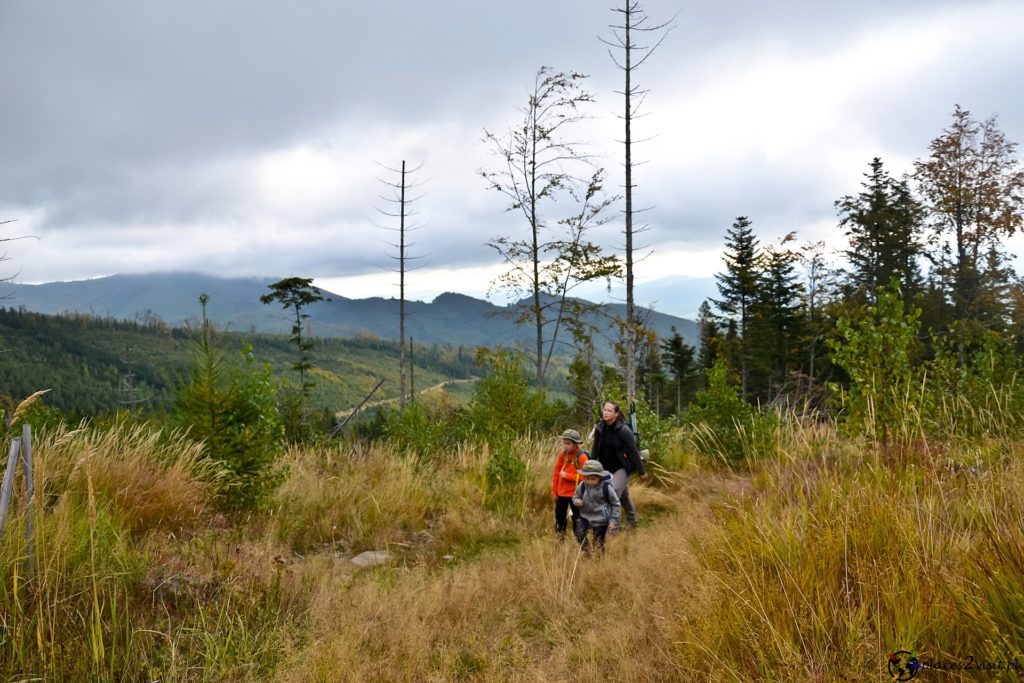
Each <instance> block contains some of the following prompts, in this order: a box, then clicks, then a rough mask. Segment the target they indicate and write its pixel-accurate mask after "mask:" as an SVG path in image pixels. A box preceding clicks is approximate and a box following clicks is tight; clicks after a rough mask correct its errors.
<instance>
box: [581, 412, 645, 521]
mask: <svg viewBox="0 0 1024 683" xmlns="http://www.w3.org/2000/svg"><path fill="white" fill-rule="evenodd" d="M590 457H591V458H596V459H597V460H598V461H599V462H600V463H601V464H602V465H603V466H604V469H606V470H607V471H609V472H611V473H612V488H614V489H615V493H616V494H618V496H619V501H620V502H621V503H622V509H623V511H624V512H625V513H626V522H627V524H629V526H630V528H636V525H637V514H636V505H634V504H633V499H632V498H630V496H629V478H630V477H631V476H633V474H634V473H635V472H636V473H639V474H640V478H641V479H643V478H646V477H647V470H646V469H645V468H644V461H643V459H642V458H641V457H640V451H639V450H637V447H636V437H635V436H633V431H632V430H631V429H630V428H629V427H628V426H627V425H626V416H625V415H623V414H622V409H621V408H619V404H618V403H616V402H615V401H605V402H604V405H603V406H602V407H601V419H600V420H599V421H598V422H597V424H596V425H595V426H594V447H593V448H592V449H591V451H590Z"/></svg>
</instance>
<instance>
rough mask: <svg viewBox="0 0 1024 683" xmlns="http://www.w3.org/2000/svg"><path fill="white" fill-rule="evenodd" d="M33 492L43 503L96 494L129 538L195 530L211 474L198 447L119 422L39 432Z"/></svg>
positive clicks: (181, 437) (207, 496) (175, 435)
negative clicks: (119, 520)
mask: <svg viewBox="0 0 1024 683" xmlns="http://www.w3.org/2000/svg"><path fill="white" fill-rule="evenodd" d="M34 448H35V452H36V463H37V472H36V486H37V490H40V491H44V492H45V496H46V498H47V499H48V500H54V499H57V498H59V497H62V496H67V495H71V496H78V497H79V498H80V499H84V498H85V496H86V489H87V485H88V484H87V482H89V481H91V485H92V487H93V488H94V490H95V492H96V495H97V496H99V498H100V499H101V501H103V502H104V503H105V504H109V505H110V506H111V509H112V511H113V512H114V513H115V514H117V515H120V516H122V517H123V518H124V519H125V520H126V522H127V525H128V526H129V527H130V528H131V529H132V530H133V531H134V532H144V531H148V530H153V529H169V530H176V529H181V528H184V527H188V526H192V525H194V524H195V523H196V522H197V521H198V520H199V519H200V518H201V516H202V514H203V512H204V511H205V510H206V509H207V508H208V507H209V505H210V489H209V485H208V483H207V482H209V481H210V480H211V479H213V478H214V477H215V475H216V473H215V472H214V471H213V470H212V468H211V466H210V465H209V464H208V463H207V462H206V461H204V460H203V459H202V446H201V444H198V443H196V442H193V441H190V440H188V439H187V438H185V436H184V435H182V434H180V433H173V434H170V435H169V436H168V435H164V434H162V433H161V432H160V431H159V430H155V429H151V428H148V427H146V426H144V425H132V424H128V423H120V424H117V425H114V426H113V427H111V428H110V429H107V430H102V431H101V430H94V429H91V428H89V427H87V426H82V427H80V428H78V429H66V428H61V429H57V430H54V431H51V432H44V433H42V434H41V435H40V437H39V438H38V439H37V441H36V443H35V445H34Z"/></svg>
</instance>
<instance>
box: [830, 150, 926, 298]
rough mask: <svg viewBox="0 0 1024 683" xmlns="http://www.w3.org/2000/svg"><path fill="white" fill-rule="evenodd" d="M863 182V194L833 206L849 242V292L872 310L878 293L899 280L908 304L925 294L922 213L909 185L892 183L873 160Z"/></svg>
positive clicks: (903, 182) (880, 162) (847, 251)
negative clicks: (922, 275) (865, 302)
mask: <svg viewBox="0 0 1024 683" xmlns="http://www.w3.org/2000/svg"><path fill="white" fill-rule="evenodd" d="M864 177H865V180H864V182H863V183H861V186H862V187H863V188H864V189H863V190H862V191H861V192H860V193H859V194H857V195H856V196H850V195H848V196H845V197H843V198H842V199H839V200H838V201H836V203H835V206H836V209H837V210H838V212H839V216H840V221H839V226H840V227H841V228H843V230H844V231H845V233H846V236H847V238H848V240H849V248H847V249H846V250H845V251H844V252H843V254H844V256H845V257H846V260H847V262H848V263H849V267H848V269H847V271H846V285H847V288H848V289H849V291H850V293H851V294H853V295H855V296H856V297H857V298H859V299H862V300H865V301H867V302H869V303H871V304H874V303H875V302H876V301H877V296H878V289H879V288H880V287H885V286H887V285H888V284H889V282H890V281H891V280H892V279H893V278H896V279H897V280H898V281H899V283H900V291H901V292H902V293H903V297H904V300H905V301H909V300H911V299H912V298H913V296H914V295H915V294H916V293H917V292H919V291H920V289H921V274H920V268H919V265H918V259H919V257H920V255H921V253H922V251H923V249H924V246H923V243H922V230H923V223H922V220H923V207H922V206H921V205H920V203H919V202H918V201H917V200H916V199H914V197H913V195H912V194H911V191H910V187H909V185H908V183H907V181H906V180H895V179H894V178H892V177H891V176H890V175H889V173H888V172H887V171H886V170H885V168H884V166H883V164H882V160H881V159H880V158H878V157H875V158H874V159H872V160H871V163H870V171H869V172H867V173H865V174H864Z"/></svg>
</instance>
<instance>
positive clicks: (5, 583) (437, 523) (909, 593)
mask: <svg viewBox="0 0 1024 683" xmlns="http://www.w3.org/2000/svg"><path fill="white" fill-rule="evenodd" d="M557 448H558V440H557V439H555V438H552V439H547V438H543V439H524V440H521V441H520V442H518V443H517V444H515V446H514V449H513V452H514V453H515V454H516V455H517V456H518V457H521V458H522V460H523V462H524V463H525V475H524V476H525V484H524V486H523V487H522V489H521V490H522V493H521V499H519V500H517V501H514V503H515V504H512V505H507V506H502V507H500V508H496V507H491V506H488V505H487V504H486V500H487V495H488V491H487V487H488V486H489V484H488V476H487V463H488V458H489V457H490V453H489V451H488V449H487V448H486V447H481V446H474V445H464V446H463V447H461V448H459V449H457V450H456V451H454V452H451V453H446V454H444V456H443V457H437V458H434V459H432V460H431V461H430V462H423V461H419V460H417V459H416V458H414V457H409V456H407V455H406V454H402V453H398V452H395V451H393V450H392V449H389V448H386V447H377V446H374V447H365V446H343V447H342V446H332V447H318V448H296V449H293V450H292V451H290V452H289V453H288V454H287V456H286V460H287V463H286V464H287V465H288V468H289V469H288V471H289V475H288V479H287V481H286V482H285V484H284V485H283V486H282V487H281V489H280V490H279V491H278V492H277V494H276V495H275V498H274V500H273V502H272V505H271V506H270V507H269V508H268V509H267V510H264V511H262V512H259V513H256V514H253V515H250V516H248V517H246V518H236V519H231V518H224V517H221V516H220V515H217V514H214V513H213V512H212V511H211V510H212V499H211V498H210V495H211V493H210V489H209V488H208V487H207V485H206V484H205V483H204V481H206V480H208V477H209V476H210V475H211V473H210V472H207V471H204V470H203V467H204V465H202V461H201V460H199V459H198V451H197V450H196V447H195V446H194V444H191V443H190V442H188V441H187V440H186V439H184V438H183V437H173V438H170V437H166V436H164V437H156V436H154V434H153V433H151V432H148V431H146V430H143V429H140V428H134V427H127V426H121V427H118V428H117V429H115V430H114V431H112V432H109V433H95V432H92V431H90V430H88V429H85V428H83V429H64V430H58V431H56V432H54V433H53V434H47V435H41V437H40V438H39V439H37V448H36V451H37V460H38V461H39V463H40V470H39V472H40V474H39V477H40V481H38V482H37V488H38V489H39V490H42V491H44V492H45V493H44V495H42V496H40V499H39V507H38V508H37V509H36V514H37V526H36V529H37V531H36V545H37V548H38V549H39V554H38V556H37V559H36V566H35V567H34V568H32V570H31V571H30V569H29V567H28V566H27V563H26V546H25V541H24V537H23V535H22V534H21V533H20V528H19V525H21V523H22V522H23V521H24V518H23V513H19V515H21V516H16V517H15V518H14V519H13V520H12V523H13V526H12V527H11V529H13V530H14V531H13V532H12V531H11V529H8V533H5V534H4V537H3V539H2V541H0V550H2V555H0V560H2V562H0V638H2V640H3V647H2V648H0V653H2V654H0V675H3V676H4V677H5V678H7V679H12V680H20V679H21V678H25V677H29V678H31V677H37V678H41V679H43V680H48V681H49V680H55V681H61V680H69V681H71V680H90V681H91V680H98V681H115V680H116V681H128V680H156V679H160V680H168V681H170V680H173V681H268V680H275V681H286V682H289V683H290V682H293V681H339V680H340V681H344V680H351V681H366V680H380V681H453V680H474V681H496V680H501V681H547V680H556V679H561V680H588V679H602V678H609V679H615V680H621V681H753V680H757V681H760V680H777V681H791V680H812V681H833V680H859V681H874V680H879V679H880V678H884V677H885V676H886V675H887V674H886V672H885V658H886V655H887V654H888V652H890V651H893V650H897V649H907V650H916V651H917V652H918V653H919V654H920V656H921V657H922V658H926V659H928V658H930V659H931V660H932V661H934V660H939V659H942V660H946V661H955V660H956V659H957V658H959V659H960V660H963V659H964V658H966V657H968V656H973V657H974V658H975V661H981V660H983V659H984V660H987V661H989V662H998V661H1010V660H1012V658H1013V657H1014V656H1018V659H1019V660H1020V661H1021V662H1022V664H1024V658H1022V656H1021V654H1020V653H1021V651H1022V648H1024V597H1022V596H1024V501H1022V500H1021V496H1020V495H1019V491H1020V490H1021V487H1022V486H1024V465H1022V464H1021V459H1020V455H1021V454H1020V452H1019V447H1018V446H1017V445H1016V443H1015V442H1014V441H1013V440H1012V439H1010V438H1008V437H1006V436H1005V435H1003V436H1000V438H993V439H982V438H978V439H974V440H970V441H969V440H956V441H946V442H942V443H939V442H934V443H915V444H911V447H910V448H909V449H907V450H902V451H898V452H894V451H893V450H891V449H882V448H875V447H871V446H869V445H866V444H864V443H859V442H856V441H852V440H849V439H846V438H844V437H841V436H838V435H837V434H836V431H835V429H834V426H833V425H830V424H828V423H811V422H799V421H796V420H790V421H789V422H788V423H787V424H786V425H785V426H784V427H783V429H782V430H781V431H779V432H778V434H777V435H776V437H775V441H774V443H773V446H772V449H771V450H772V453H773V456H772V457H771V458H766V459H763V460H760V461H757V462H755V463H753V464H752V466H751V467H750V468H749V471H745V472H744V473H743V474H741V475H736V474H731V473H721V472H720V470H717V469H715V468H713V467H712V466H710V465H709V464H708V463H707V461H705V462H704V463H703V465H702V464H701V459H700V458H699V456H697V455H696V454H693V453H684V454H682V455H680V454H674V455H673V457H674V458H675V461H679V462H686V463H687V470H686V471H685V472H684V473H678V472H676V473H671V472H665V473H664V476H663V477H662V479H661V482H660V483H659V484H657V485H651V484H646V485H641V484H639V483H637V484H635V485H634V489H635V490H634V497H635V498H636V500H637V501H638V505H639V506H640V508H641V515H642V518H643V519H644V523H643V524H642V526H641V528H640V529H638V530H630V531H626V532H624V533H623V534H621V535H620V536H617V537H615V538H613V539H611V540H610V542H609V545H608V550H607V553H606V555H605V556H604V557H602V558H595V559H591V560H586V561H585V560H583V559H582V558H581V557H580V556H579V553H578V551H577V549H576V548H575V546H574V544H572V543H571V542H570V543H566V544H564V545H559V544H558V543H557V542H556V540H555V538H554V534H553V533H552V529H551V527H552V521H553V520H551V516H552V515H551V509H552V503H551V500H550V497H549V495H548V486H549V481H550V479H549V478H550V467H551V464H552V461H553V458H554V454H555V452H556V450H557ZM517 490H518V489H517ZM366 549H387V550H389V551H391V556H392V561H391V563H389V564H387V565H384V566H380V567H376V568H369V569H360V568H357V567H356V566H355V565H353V564H352V563H351V562H350V561H349V558H350V557H351V556H352V555H353V554H355V553H357V552H359V551H361V550H366ZM932 673H934V672H932ZM971 676H972V674H968V673H966V672H960V673H956V674H946V677H947V678H948V679H949V680H958V677H959V680H973V679H972V677H971ZM979 677H980V678H979ZM976 678H977V679H978V680H1017V678H1016V672H1011V671H1003V672H1000V671H994V672H986V673H985V674H984V676H982V675H981V674H978V675H977V676H976ZM922 680H925V679H923V678H922Z"/></svg>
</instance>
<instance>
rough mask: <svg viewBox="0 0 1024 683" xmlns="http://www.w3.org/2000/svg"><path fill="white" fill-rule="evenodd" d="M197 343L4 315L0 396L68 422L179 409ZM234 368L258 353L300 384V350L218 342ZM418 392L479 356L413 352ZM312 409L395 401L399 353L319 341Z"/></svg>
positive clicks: (151, 330)
mask: <svg viewBox="0 0 1024 683" xmlns="http://www.w3.org/2000/svg"><path fill="white" fill-rule="evenodd" d="M194 342H195V335H194V333H193V332H192V331H190V330H188V329H185V328H171V327H167V326H166V325H163V324H161V323H158V322H151V323H148V324H147V323H139V322H127V321H116V320H110V319H102V318H93V317H91V316H87V315H64V316H50V315H43V314H39V313H29V312H25V311H19V310H14V309H9V308H7V309H0V395H7V396H11V397H13V398H14V399H15V400H17V399H19V398H23V397H25V396H27V395H29V394H31V393H33V392H35V391H38V390H40V389H49V390H50V392H49V393H48V394H47V396H46V399H45V400H46V403H47V404H48V405H50V406H52V407H54V408H57V409H59V410H61V411H64V412H66V413H68V414H71V415H82V416H88V415H96V414H99V413H101V412H104V411H111V410H116V409H118V408H125V407H129V406H134V407H136V408H139V409H141V410H143V411H144V412H161V411H169V410H171V409H172V406H173V403H174V398H175V393H176V389H177V388H178V387H179V386H181V385H182V384H183V383H184V382H185V381H187V380H188V378H189V376H190V373H191V369H192V367H193V355H194ZM215 343H216V346H217V348H218V349H219V350H221V351H223V352H224V354H225V357H226V358H227V359H228V360H229V361H230V362H235V361H236V360H237V361H238V362H241V357H240V353H239V352H240V351H241V349H242V348H243V346H244V345H245V344H246V343H249V344H252V348H253V354H254V356H255V359H256V360H257V362H260V363H269V364H270V365H271V366H272V367H273V369H274V372H273V374H274V375H275V376H276V377H278V378H280V379H282V380H284V381H293V378H291V375H293V374H295V373H294V372H292V370H291V369H290V367H291V365H292V363H294V361H295V348H294V346H293V345H291V344H290V342H289V341H288V339H287V337H284V336H275V335H268V334H245V333H241V332H230V331H229V332H222V333H220V334H217V335H216V337H215ZM414 358H415V366H414V368H415V372H414V376H413V379H414V381H415V382H416V385H417V387H422V388H425V387H427V386H431V385H434V384H437V383H440V382H444V381H446V380H450V379H463V378H467V377H470V376H472V375H473V373H474V369H475V365H474V361H473V350H472V349H470V348H466V347H461V346H425V345H416V347H415V354H414ZM312 360H313V364H314V366H315V371H314V375H315V378H314V386H313V388H312V394H311V400H310V405H311V407H313V408H314V409H316V410H323V409H327V410H329V411H332V412H335V411H343V410H346V409H351V408H353V407H355V405H356V404H357V403H358V402H359V401H360V400H362V398H363V397H364V396H365V395H366V394H367V393H368V392H369V391H370V390H371V389H372V388H373V386H374V385H375V384H376V383H377V381H378V380H380V379H384V384H383V385H382V386H381V388H380V389H379V390H378V392H377V394H375V398H389V397H393V396H395V395H397V393H398V387H397V379H396V378H397V372H398V370H397V368H398V345H397V343H395V342H391V341H384V340H379V339H373V338H370V337H366V338H356V339H320V338H318V339H316V340H315V345H314V349H313V352H312Z"/></svg>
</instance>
